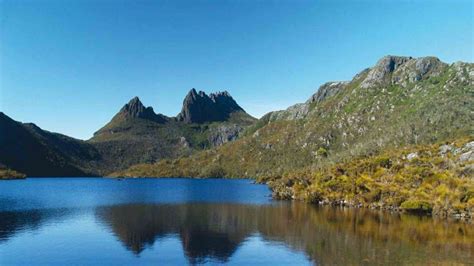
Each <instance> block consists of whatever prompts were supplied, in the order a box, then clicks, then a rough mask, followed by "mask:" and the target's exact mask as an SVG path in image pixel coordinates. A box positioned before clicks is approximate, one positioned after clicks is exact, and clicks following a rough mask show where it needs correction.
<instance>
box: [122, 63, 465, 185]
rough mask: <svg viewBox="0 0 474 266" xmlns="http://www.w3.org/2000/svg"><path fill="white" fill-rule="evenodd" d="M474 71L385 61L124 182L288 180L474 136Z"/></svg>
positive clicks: (135, 170)
mask: <svg viewBox="0 0 474 266" xmlns="http://www.w3.org/2000/svg"><path fill="white" fill-rule="evenodd" d="M473 80H474V64H472V63H463V62H456V63H453V64H446V63H444V62H442V61H440V60H439V59H438V58H435V57H422V58H412V57H401V56H386V57H383V58H381V59H380V60H379V61H378V62H377V63H376V65H375V66H374V67H372V68H368V69H365V70H363V71H361V72H360V73H358V74H357V75H355V76H354V78H353V79H352V80H350V81H339V82H328V83H326V84H323V85H322V86H321V87H320V88H319V89H318V90H317V92H316V93H315V94H314V95H312V96H311V97H310V98H309V99H308V100H307V101H306V102H304V103H300V104H296V105H294V106H291V107H289V108H288V109H286V110H282V111H276V112H271V113H268V114H266V115H265V116H264V117H262V118H261V119H260V120H259V121H258V122H257V123H255V124H254V125H253V126H251V127H250V128H249V129H248V130H246V134H245V136H243V137H241V138H239V139H238V140H237V141H235V142H232V143H228V144H226V145H223V146H221V147H216V148H214V149H211V150H207V151H203V152H199V153H196V154H194V155H192V156H190V157H182V158H179V159H177V160H174V161H162V162H158V163H157V164H150V165H140V166H135V167H132V168H130V169H128V170H127V171H124V172H118V173H116V174H117V175H125V176H142V175H145V176H228V177H262V176H269V175H271V176H281V175H283V174H285V173H288V172H292V171H296V170H298V169H302V168H309V169H314V170H316V169H318V168H321V167H324V166H326V165H331V164H334V163H336V162H343V161H347V160H350V159H351V158H355V157H357V156H366V155H371V154H377V153H379V152H380V151H382V150H384V149H387V148H396V147H402V146H407V145H418V144H429V143H434V142H440V141H444V140H449V139H453V138H458V137H465V136H472V135H473V131H472V121H473V117H472V113H473V111H474V110H473V106H474V85H473V83H474V82H473Z"/></svg>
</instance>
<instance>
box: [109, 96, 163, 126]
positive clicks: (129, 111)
mask: <svg viewBox="0 0 474 266" xmlns="http://www.w3.org/2000/svg"><path fill="white" fill-rule="evenodd" d="M116 116H120V117H122V118H126V119H129V118H142V119H147V120H153V121H155V122H166V121H167V119H166V117H165V116H164V115H161V114H156V113H155V111H153V107H151V106H150V107H145V106H144V105H143V103H142V102H141V101H140V99H139V98H138V97H136V96H135V97H133V98H132V99H131V100H130V101H129V102H128V103H127V104H125V105H124V106H123V107H122V109H120V111H119V113H118V114H117V115H116Z"/></svg>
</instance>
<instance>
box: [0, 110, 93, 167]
mask: <svg viewBox="0 0 474 266" xmlns="http://www.w3.org/2000/svg"><path fill="white" fill-rule="evenodd" d="M0 147H2V148H1V149H0V169H8V168H9V169H13V170H16V171H18V172H21V173H24V174H26V175H28V176H88V175H93V174H94V173H95V172H94V169H95V168H96V167H97V163H98V160H100V155H99V153H98V152H97V151H96V149H95V148H94V147H93V146H91V145H90V144H88V143H86V142H84V141H81V140H77V139H74V138H70V137H67V136H64V135H61V134H57V133H52V132H48V131H45V130H42V129H41V128H39V127H38V126H36V125H34V124H31V123H27V124H23V123H20V122H17V121H14V120H13V119H11V118H10V117H8V116H7V115H5V114H4V113H1V112H0ZM6 171H7V170H6ZM10 173H12V172H11V171H10ZM20 175H21V174H20Z"/></svg>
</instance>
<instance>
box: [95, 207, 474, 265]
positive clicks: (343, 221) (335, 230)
mask: <svg viewBox="0 0 474 266" xmlns="http://www.w3.org/2000/svg"><path fill="white" fill-rule="evenodd" d="M95 216H96V218H97V219H98V220H99V221H101V223H103V224H105V225H107V226H108V227H109V228H110V229H111V231H112V232H113V234H115V235H116V236H117V238H118V239H120V241H121V242H122V243H123V244H124V245H125V247H126V248H127V249H129V250H130V251H131V252H133V253H135V254H137V255H138V254H140V253H141V252H142V251H143V250H145V249H146V248H147V247H151V246H153V244H154V242H155V241H156V240H157V239H160V238H165V237H177V238H179V240H180V241H181V243H182V246H183V251H184V253H185V255H186V257H187V258H188V260H189V262H190V263H192V264H195V263H202V262H206V261H208V260H209V259H211V260H216V261H218V262H227V261H228V260H229V258H230V257H231V256H232V255H233V254H234V253H235V252H236V250H237V249H238V248H239V247H240V246H241V245H244V244H245V241H246V239H247V238H249V237H251V236H253V235H259V236H260V237H262V238H263V239H264V240H265V241H266V242H268V243H277V244H278V243H280V244H285V245H287V246H288V247H290V248H291V249H293V250H296V251H302V252H305V253H306V254H307V255H308V256H309V257H310V258H311V260H312V261H313V262H315V263H317V264H354V263H361V262H368V263H377V264H385V263H395V264H398V263H408V264H410V263H423V264H425V263H428V264H429V263H430V262H433V263H435V262H436V263H440V262H441V263H443V262H444V263H454V262H469V261H474V256H473V255H474V251H473V249H474V244H473V243H474V241H473V240H474V228H473V227H472V225H469V224H465V223H458V222H448V221H437V220H434V219H432V218H429V217H418V216H409V215H400V214H388V213H386V212H374V211H370V210H361V209H337V208H326V207H317V206H313V205H307V204H301V203H277V204H268V205H251V204H250V205H249V204H223V203H222V204H221V203H219V204H214V203H186V204H159V205H156V204H127V205H117V206H111V207H99V208H96V209H95ZM262 256H264V254H262Z"/></svg>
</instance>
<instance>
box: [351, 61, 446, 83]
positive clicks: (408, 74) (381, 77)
mask: <svg viewBox="0 0 474 266" xmlns="http://www.w3.org/2000/svg"><path fill="white" fill-rule="evenodd" d="M447 66H448V65H447V64H446V63H443V62H441V61H440V60H439V59H438V58H436V57H420V58H413V57H404V56H391V55H389V56H385V57H383V58H382V59H380V60H379V61H378V62H377V64H376V65H375V66H374V67H373V68H371V69H370V70H369V72H368V74H367V77H366V78H365V79H364V80H363V81H362V83H361V85H360V87H361V88H371V87H376V86H386V85H392V84H396V85H401V86H403V87H405V86H407V85H408V84H410V83H413V82H417V81H420V80H422V79H426V78H429V77H435V76H439V75H440V74H441V73H442V71H443V70H444V69H445V68H446V67H447Z"/></svg>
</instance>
